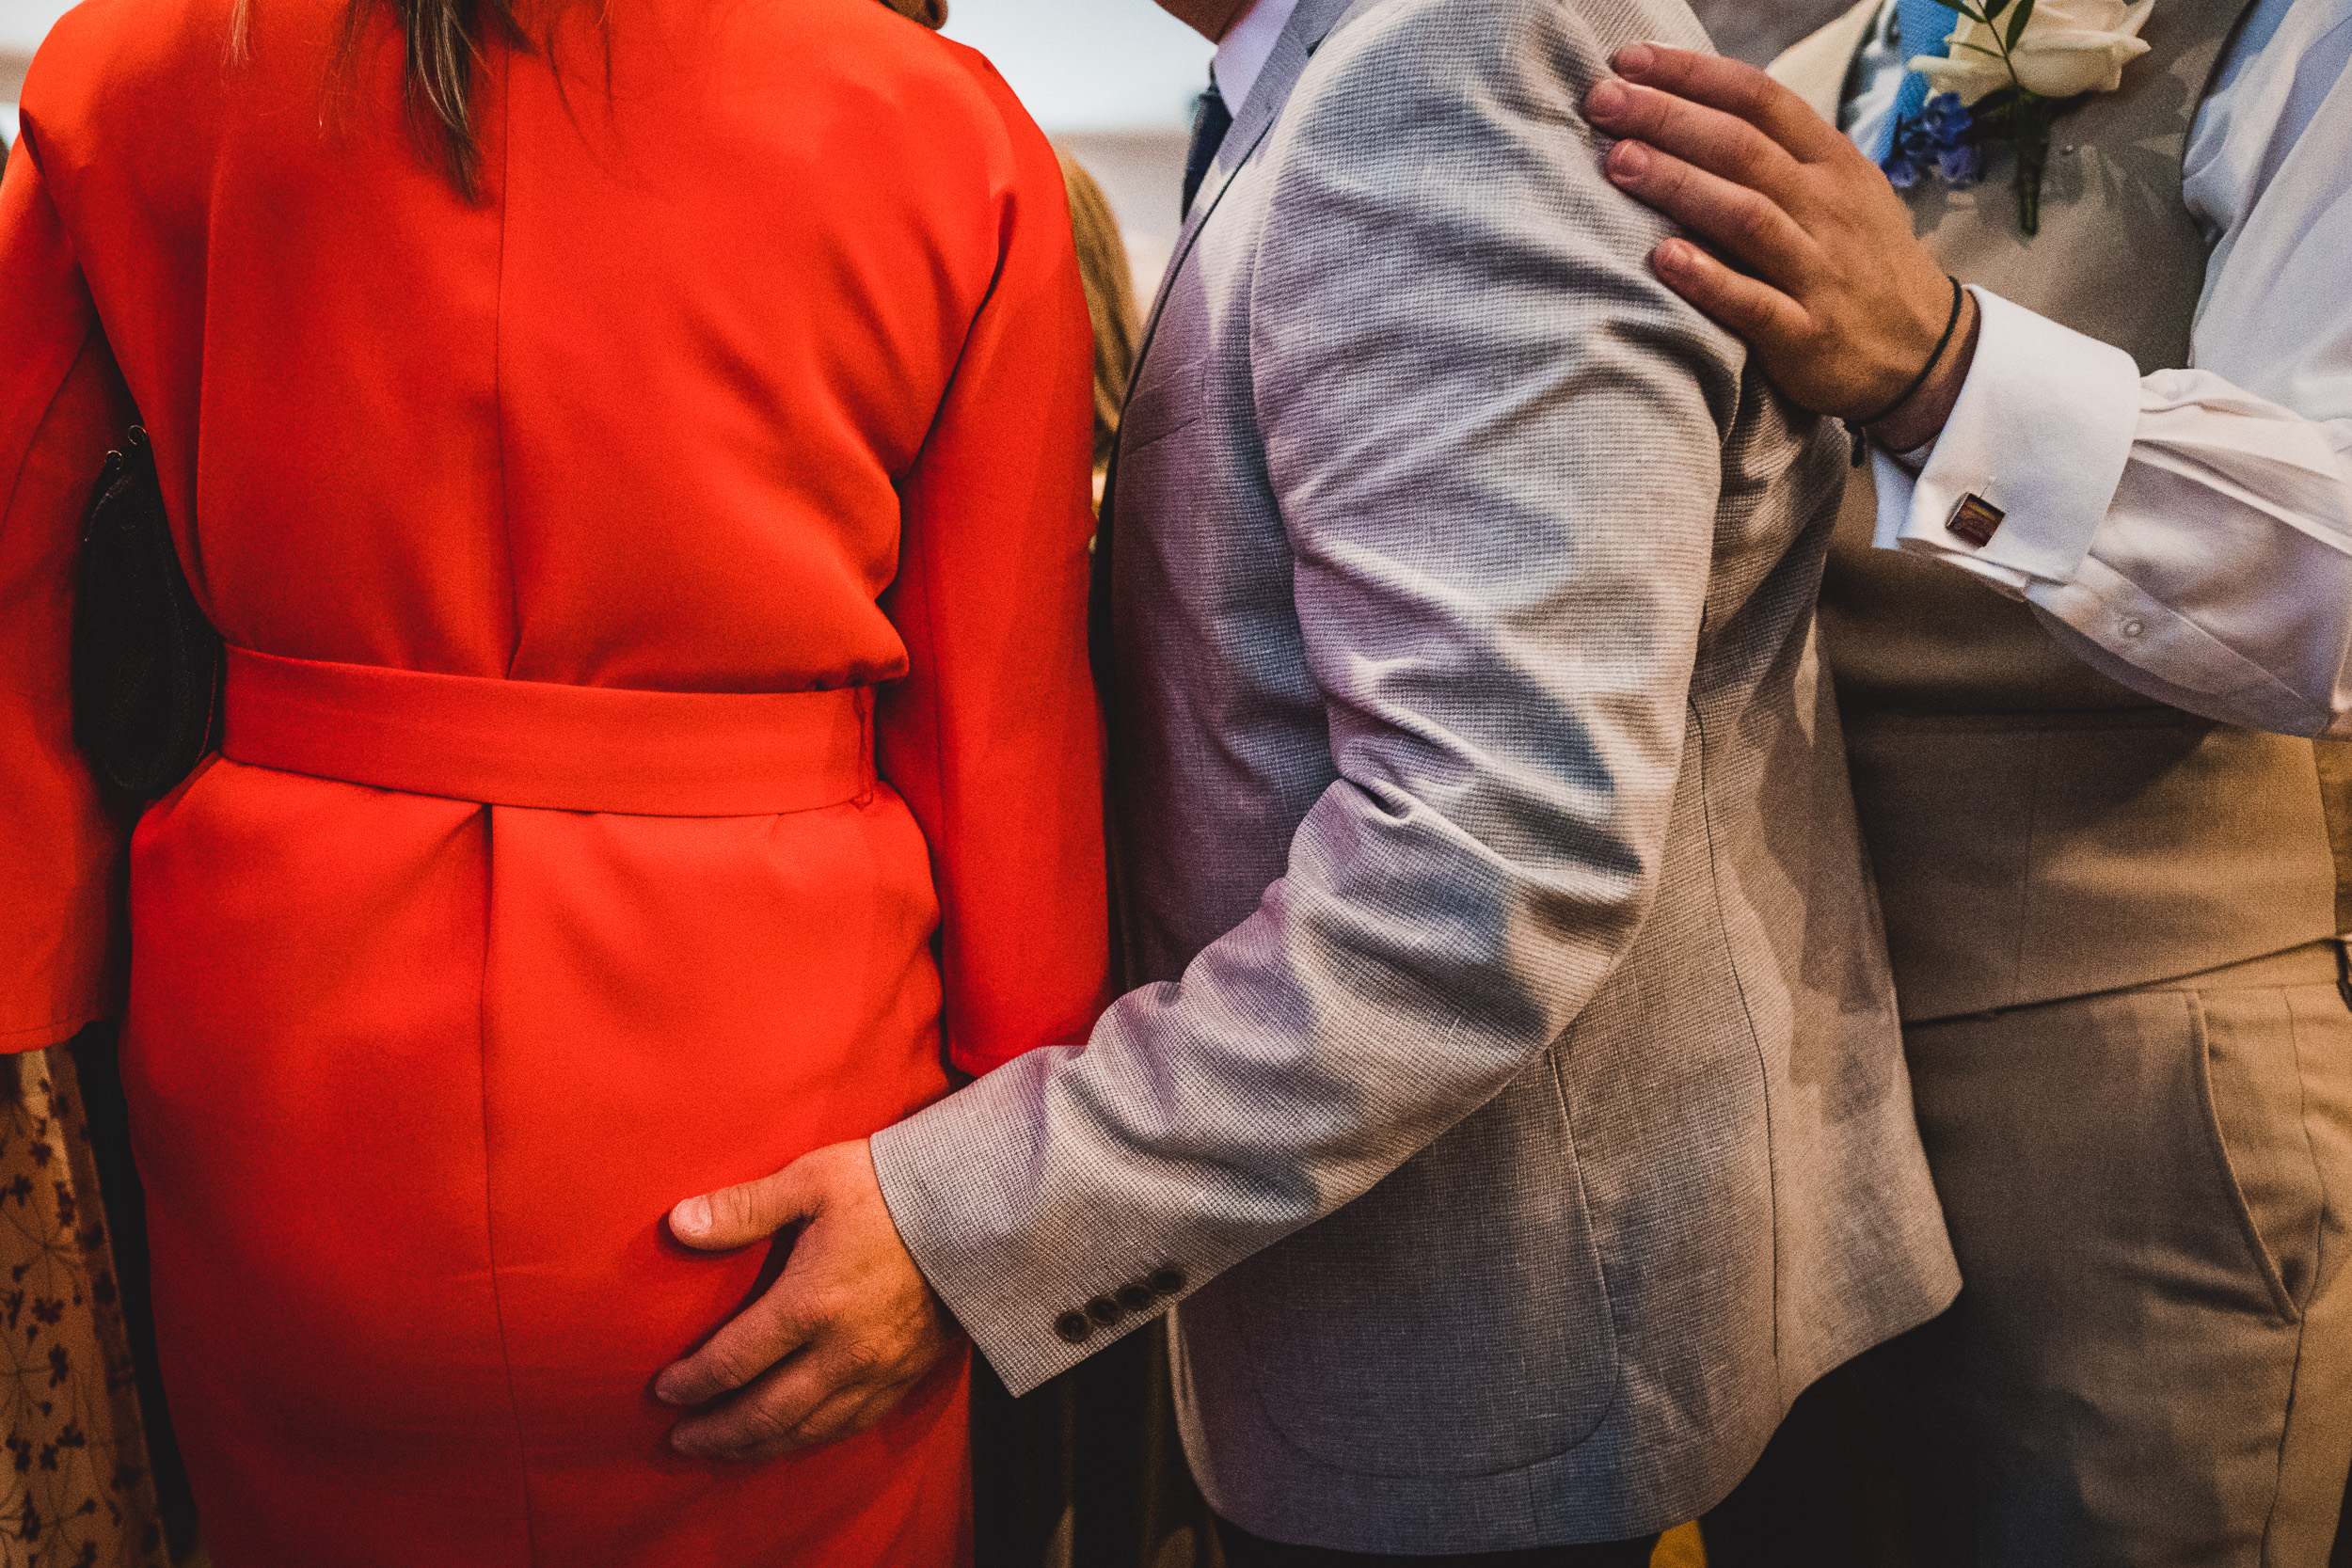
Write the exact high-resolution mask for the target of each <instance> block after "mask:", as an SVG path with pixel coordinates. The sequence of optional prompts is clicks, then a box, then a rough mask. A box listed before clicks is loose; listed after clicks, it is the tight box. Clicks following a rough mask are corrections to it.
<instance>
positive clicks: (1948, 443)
mask: <svg viewBox="0 0 2352 1568" xmlns="http://www.w3.org/2000/svg"><path fill="white" fill-rule="evenodd" d="M1970 292H1971V293H1974V294H1975V295H1976V296H1977V303H1978V305H1979V308H1980V309H1981V310H1982V312H1983V325H1981V326H1980V327H1979V333H1978V338H1977V354H1976V358H1975V359H1974V360H1973V361H1972V362H1971V363H1970V365H1969V368H1968V379H1967V380H1966V381H1965V382H1963V384H1962V387H1961V392H1960V401H1959V402H1958V403H1957V404H1954V405H1953V408H1952V417H1951V419H1950V420H1948V421H1947V422H1946V424H1945V426H1944V430H1943V433H1942V434H1941V435H1939V436H1937V437H1936V439H1935V444H1934V445H1933V447H1931V449H1930V450H1929V451H1928V455H1927V462H1926V465H1925V466H1924V467H1922V468H1921V469H1920V470H1919V471H1918V473H1917V475H1916V477H1914V475H1913V474H1912V472H1911V471H1910V469H1909V468H1908V467H1905V466H1904V465H1903V464H1901V463H1899V462H1897V461H1896V460H1894V459H1893V458H1890V457H1888V456H1887V455H1886V454H1885V453H1883V452H1882V453H1880V454H1879V456H1878V459H1877V464H1876V474H1875V478H1876V479H1877V482H1878V493H1879V515H1878V529H1877V543H1878V544H1879V546H1881V547H1883V548H1894V549H1905V550H1916V551H1920V552H1923V553H1926V554H1930V555H1934V556H1939V557H1942V558H1943V559H1945V560H1947V561H1948V562H1951V563H1952V564H1953V565H1956V566H1961V567H1963V568H1966V569H1968V570H1970V571H1973V572H1974V573H1976V575H1977V576H1979V577H1981V578H1986V579H1987V580H1989V581H1991V582H1993V583H1994V585H1995V586H1997V587H2001V588H2003V589H2005V590H2007V591H2008V592H2009V593H2010V594H2021V593H2022V592H2023V591H2024V590H2025V589H2026V587H2027V585H2028V584H2029V583H2030V582H2032V581H2033V580H2034V579H2036V578H2039V579H2041V580H2042V581H2045V582H2064V581H2066V580H2068V579H2069V578H2073V577H2074V575H2075V574H2076V572H2077V571H2078V570H2079V569H2080V567H2081V565H2082V562H2083V558H2084V557H2085V556H2086V555H2088V554H2089V553H2090V541H2091V536H2092V535H2093V534H2095V533H2096V532H2097V531H2098V530H2099V524H2100V523H2101V521H2103V520H2104V519H2105V518H2106V515H2107V509H2108V507H2109V506H2110V505H2111V504H2112V503H2113V501H2114V499H2115V490H2116V486H2117V485H2118V484H2119V483H2122V478H2123V466H2124V464H2125V463H2127V462H2128V461H2130V459H2131V454H2132V442H2133V439H2134V437H2135V436H2136V435H2137V431H2138V427H2139V402H2140V398H2139V367H2138V366H2137V365H2136V364H2134V363H2133V362H2132V356H2130V355H2128V354H2125V353H2124V352H2123V351H2122V349H2119V348H2114V347H2111V346H2109V345H2108V344H2106V343H2103V342H2100V341H2098V340H2097V339H2095V338H2086V337H2084V336H2083V335H2082V334H2081V333H2079V332H2071V331H2069V330H2067V329H2066V328H2065V327H2063V326H2060V325H2058V324H2057V323H2056V322H2053V321H2050V320H2048V319H2046V318H2044V317H2042V316H2038V315H2036V314H2034V313H2033V312H2032V311H2030V310H2027V309H2024V308H2023V307H2022V306H2017V305H2012V304H2010V302H2009V301H2008V300H2005V299H2003V298H2002V297H2001V296H2000V295H1998V294H1995V293H1987V292H1986V291H1985V290H1982V289H1977V288H1972V289H1971V290H1970ZM1970 496H1974V497H1976V498H1978V499H1980V500H1982V501H1985V502H1988V503H1990V504H1991V505H1993V506H1994V507H1998V508H1999V509H2000V511H2001V513H2002V516H2001V519H2000V522H1999V524H1998V526H1997V527H1995V528H1994V530H1993V532H1992V536H1991V537H1990V538H1989V539H1987V540H1986V541H1985V543H1983V544H1982V545H1975V544H1971V543H1970V542H1969V541H1968V540H1967V539H1965V538H1963V537H1962V536H1961V535H1960V534H1957V533H1954V532H1953V531H1951V529H1950V526H1949V525H1950V523H1951V522H1952V520H1953V517H1954V515H1955V514H1956V513H1957V512H1958V510H1959V508H1960V504H1961V502H1962V501H1963V500H1964V499H1967V498H1968V497H1970Z"/></svg>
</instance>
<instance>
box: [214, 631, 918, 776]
mask: <svg viewBox="0 0 2352 1568" xmlns="http://www.w3.org/2000/svg"><path fill="white" fill-rule="evenodd" d="M228 657H229V670H228V674H229V678H228V690H227V693H226V698H225V704H224V705H225V708H226V722H225V724H224V726H223V733H222V736H221V748H220V749H221V754H222V755H224V756H226V757H228V758H229V759H230V761H232V762H242V763H249V764H251V765H253V766H255V767H259V768H276V769H278V771H280V772H287V773H306V774H310V775H311V776H313V777H316V778H323V779H341V780H343V781H345V782H347V783H351V784H368V785H371V786H373V787H374V788H378V789H397V790H401V791H404V792H405V793H408V794H411V795H435V796H441V797H444V798H447V799H449V800H473V801H478V802H481V803H483V804H485V805H502V806H532V807H538V808H541V809H545V810H550V811H588V812H619V813H624V814H627V815H629V816H770V815H773V814H776V813H781V812H795V811H811V810H815V809H817V808H818V807H821V806H834V805H841V804H845V803H847V802H850V801H853V800H860V799H862V798H866V797H869V796H870V795H871V793H872V791H873V788H874V784H875V780H874V743H873V736H872V732H871V728H870V725H871V720H872V714H873V690H872V689H871V688H870V687H844V688H841V689H835V690H832V691H765V692H700V691H644V690H636V689H624V688H619V687H602V686H564V685H558V684H555V683H552V682H546V681H515V680H487V679H483V678H481V677H478V676H472V675H439V674H432V673H426V672H423V671H418V670H395V669H391V668H389V667H387V666H381V665H371V664H330V663H325V662H321V661H319V660H316V659H306V658H281V657H278V656H276V655H273V654H262V653H255V652H253V651H252V650H251V649H249V648H230V650H229V651H228Z"/></svg>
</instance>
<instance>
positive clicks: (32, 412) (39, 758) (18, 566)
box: [0, 134, 132, 1051]
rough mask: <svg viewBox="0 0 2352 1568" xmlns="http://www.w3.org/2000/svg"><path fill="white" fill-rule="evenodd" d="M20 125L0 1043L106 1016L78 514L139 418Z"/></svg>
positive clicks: (6, 495)
mask: <svg viewBox="0 0 2352 1568" xmlns="http://www.w3.org/2000/svg"><path fill="white" fill-rule="evenodd" d="M30 142H31V137H30V135H29V134H28V135H26V136H25V137H24V138H21V139H20V140H19V141H18V143H17V146H16V149H15V150H14V151H13V152H12V153H11V154H10V155H9V157H8V173H7V176H6V178H5V179H0V280H5V283H4V284H0V286H4V287H5V288H6V291H7V300H8V303H7V309H4V310H0V1051H33V1050H39V1049H40V1048H41V1047H43V1046H49V1045H55V1044H56V1043H57V1042H58V1041H60V1040H64V1039H68V1038H70V1037H72V1035H73V1033H74V1031H76V1030H78V1029H80V1028H81V1027H82V1026H83V1025H84V1024H86V1023H88V1022H93V1021H94V1020H97V1019H100V1018H104V1017H106V1016H108V1015H109V1014H110V1013H112V1012H113V1011H114V1010H115V997H114V994H113V993H114V991H115V990H116V989H117V976H116V973H115V971H116V967H117V966H116V964H115V962H114V959H115V958H116V955H115V953H114V948H115V946H116V942H117V932H118V930H119V926H120V898H121V885H122V875H121V858H122V857H121V851H122V845H123V836H124V835H123V827H122V824H121V823H120V822H119V821H118V820H117V819H116V817H115V816H113V815H112V814H111V813H110V812H109V811H108V810H107V808H106V804H105V802H103V801H102V800H101V799H100V797H99V794H98V791H97V788H96V786H95V785H94V784H92V782H91V778H90V774H89V770H88V769H87V768H86V767H85V766H84V765H83V762H82V757H81V753H80V752H77V751H75V750H74V746H73V737H72V706H71V702H70V699H69V696H68V692H67V683H66V658H67V641H68V638H69V636H70V634H71V630H72V615H73V579H74V566H75V558H76V552H77V547H78V545H79V542H80V534H81V523H82V513H83V509H84V507H85V506H86V505H87V502H88V500H89V494H90V487H91V486H92V485H93V484H94V483H96V482H97V479H98V467H99V464H100V463H101V462H102V461H103V459H104V457H105V453H106V449H107V448H108V447H110V446H113V445H115V444H116V443H118V442H119V440H120V439H121V437H122V433H123V431H124V430H125V429H126V428H127V427H128V426H129V424H130V422H131V419H132V413H131V402H130V397H129V395H128V394H127V393H126V392H125V391H124V390H123V388H122V382H121V377H120V375H119V372H117V371H116V369H115V364H114V356H113V355H112V354H111V353H110V352H109V351H108V349H107V346H106V340H105V336H104V334H103V332H101V331H100V329H99V325H98V315H97V311H96V309H94V308H93V307H92V305H91V303H90V297H89V291H88V289H87V288H86V287H85V286H84V284H83V281H82V274H81V269H80V268H79V267H78V266H77V265H76V264H75V261H74V259H73V253H72V246H71V245H69V244H68V243H67V240H66V235H65V229H64V225H63V224H62V223H61V221H60V220H59V218H58V216H57V210H56V206H55V205H53V204H52V202H51V201H50V198H49V193H48V192H47V190H46V189H45V188H44V187H43V186H42V183H41V178H40V168H39V166H37V165H36V164H35V162H34V159H33V156H32V151H31V147H30Z"/></svg>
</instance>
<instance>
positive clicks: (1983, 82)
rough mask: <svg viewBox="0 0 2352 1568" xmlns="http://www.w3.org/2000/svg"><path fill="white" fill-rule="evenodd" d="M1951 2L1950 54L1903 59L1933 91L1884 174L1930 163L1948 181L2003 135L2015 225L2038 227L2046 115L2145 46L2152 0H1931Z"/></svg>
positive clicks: (2118, 71)
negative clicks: (2011, 158)
mask: <svg viewBox="0 0 2352 1568" xmlns="http://www.w3.org/2000/svg"><path fill="white" fill-rule="evenodd" d="M1936 3H1937V4H1938V5H1940V6H1943V7H1945V8H1947V9H1948V10H1950V11H1952V12H1954V13H1955V14H1956V15H1957V17H1958V19H1959V20H1958V21H1957V22H1956V23H1955V24H1953V27H1952V30H1951V33H1950V34H1949V35H1948V36H1947V40H1946V42H1947V43H1948V44H1949V46H1950V49H1951V53H1950V54H1949V55H1916V56H1914V57H1913V59H1912V60H1911V62H1910V66H1911V69H1912V70H1914V71H1917V72H1919V74H1920V75H1922V76H1925V77H1926V78H1927V79H1928V84H1929V89H1930V91H1931V93H1933V94H1934V95H1935V96H1933V97H1932V98H1931V99H1930V100H1929V103H1928V105H1927V108H1926V111H1925V112H1924V113H1923V114H1922V115H1921V116H1920V118H1919V119H1916V120H1906V121H1905V122H1904V123H1903V124H1902V125H1901V126H1899V127H1898V128H1897V131H1896V136H1895V146H1894V148H1893V150H1891V151H1890V152H1889V153H1888V155H1887V158H1886V162H1885V168H1886V172H1887V176H1888V178H1889V179H1892V180H1893V181H1894V182H1895V183H1896V184H1897V185H1899V186H1908V185H1910V184H1912V183H1913V182H1915V181H1916V180H1917V179H1918V178H1919V177H1920V176H1921V175H1922V174H1923V173H1924V172H1925V171H1926V170H1927V169H1928V168H1930V167H1934V168H1936V169H1938V170H1940V171H1941V172H1942V173H1943V175H1944V177H1945V179H1946V181H1947V182H1948V183H1951V184H1954V185H1965V184H1971V183H1973V182H1975V181H1976V180H1977V179H1978V178H1979V176H1980V175H1981V173H1982V170H1983V148H1984V147H1985V146H1986V145H1988V144H2006V145H2007V146H2008V147H2009V148H2010V150H2012V151H2013V152H2014V153H2015V154H2016V159H2017V164H2016V177H2015V179H2014V181H2013V184H2014V186H2015V188H2016V192H2017V226H2018V228H2019V229H2021V230H2024V231H2025V232H2026V234H2027V235H2031V234H2033V233H2035V232H2037V231H2038V230H2040V229H2041V227H2042V165H2043V164H2044V162H2045V161H2046V160H2047V159H2048V156H2049V150H2050V122H2051V120H2052V119H2054V118H2055V117H2056V116H2057V114H2058V111H2060V110H2061V109H2063V108H2065V107H2066V106H2067V103H2068V101H2070V100H2072V99H2076V98H2080V97H2082V96H2083V95H2084V94H2086V93H2093V92H2113V91H2114V90H2115V89H2116V88H2117V87H2121V86H2122V85H2123V67H2124V65H2125V64H2126V63H2127V62H2129V61H2130V60H2132V59H2134V58H2135V57H2137V56H2138V55H2145V54H2146V53H2147V52H2148V45H2147V44H2146V43H2145V42H2143V41H2142V40H2141V39H2140V37H2139V30H2140V28H2141V27H2142V26H2144V25H2145V24H2147V21H2148V13H2149V12H2150V11H2151V10H2153V8H2154V7H2155V0H2138V4H2137V5H2127V4H2126V3H2125V0H1936Z"/></svg>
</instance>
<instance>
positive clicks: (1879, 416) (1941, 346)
mask: <svg viewBox="0 0 2352 1568" xmlns="http://www.w3.org/2000/svg"><path fill="white" fill-rule="evenodd" d="M1944 276H1945V277H1951V274H1949V273H1946V274H1945V275H1944ZM1951 282H1952V313H1951V314H1950V315H1948V316H1947V317H1945V318H1944V336H1942V337H1941V338H1938V339H1936V340H1935V348H1934V349H1933V351H1932V352H1931V353H1930V354H1929V355H1928V362H1927V363H1926V364H1924V365H1922V366H1920V367H1919V373H1918V374H1917V375H1915V376H1913V377H1912V378H1911V385H1910V386H1908V387H1906V388H1903V389H1902V390H1901V391H1899V392H1898V393H1896V394H1895V401H1894V402H1892V403H1890V404H1887V405H1886V406H1885V407H1883V408H1882V409H1880V410H1879V411H1878V412H1877V413H1875V414H1873V415H1871V416H1870V417H1869V418H1868V419H1867V420H1847V421H1846V428H1847V429H1848V430H1850V431H1851V432H1852V433H1853V466H1854V467H1857V468H1859V467H1862V458H1863V454H1864V453H1865V452H1866V451H1868V450H1869V438H1868V437H1867V436H1865V435H1864V434H1863V432H1864V431H1866V430H1867V429H1868V428H1869V427H1870V426H1871V425H1874V424H1876V423H1878V422H1879V421H1880V420H1883V419H1884V418H1886V416H1887V415H1889V414H1892V413H1893V412H1894V411H1895V410H1896V409H1898V408H1900V407H1901V406H1902V405H1903V404H1906V403H1909V402H1910V401H1911V397H1912V394H1913V393H1915V392H1916V391H1917V390H1918V389H1919V388H1922V387H1924V386H1926V385H1927V384H1928V377H1929V376H1931V375H1933V374H1934V373H1935V367H1936V366H1937V365H1938V364H1940V363H1942V362H1943V358H1944V351H1945V350H1946V349H1947V348H1949V347H1950V346H1951V343H1952V333H1953V332H1954V331H1955V330H1956V329H1957V328H1958V327H1959V325H1960V308H1961V302H1962V301H1963V299H1965V298H1966V297H1967V295H1966V292H1965V291H1964V290H1963V289H1962V288H1961V286H1960V279H1959V278H1957V277H1951Z"/></svg>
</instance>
